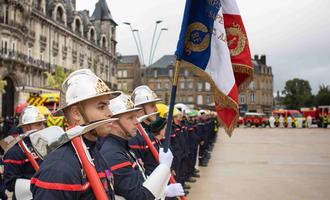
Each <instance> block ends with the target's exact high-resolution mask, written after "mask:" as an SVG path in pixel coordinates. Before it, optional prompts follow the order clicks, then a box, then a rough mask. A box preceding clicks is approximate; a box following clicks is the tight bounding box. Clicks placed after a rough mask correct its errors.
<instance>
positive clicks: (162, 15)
mask: <svg viewBox="0 0 330 200" xmlns="http://www.w3.org/2000/svg"><path fill="white" fill-rule="evenodd" d="M96 2H97V0H89V1H83V0H77V9H78V10H83V9H88V10H90V14H92V13H93V11H94V7H95V3H96ZM107 2H108V6H109V8H110V11H111V13H112V16H113V18H114V20H115V21H116V22H117V23H118V25H119V26H118V28H117V41H118V46H117V51H118V52H119V53H120V54H122V55H131V54H137V49H136V46H135V43H134V40H133V36H132V33H131V32H130V30H129V27H128V26H126V25H123V23H122V22H125V21H127V22H130V23H132V25H133V28H136V29H139V32H140V36H141V41H142V47H143V53H144V60H145V63H148V59H149V53H150V46H151V41H152V35H153V31H154V28H155V21H156V20H159V19H160V20H163V23H161V24H160V25H159V28H163V27H164V28H168V31H167V32H163V33H162V35H161V38H160V40H159V44H158V46H157V49H156V53H155V57H154V61H156V60H157V59H158V58H160V57H161V56H163V55H166V54H174V52H175V48H176V43H177V40H178V35H179V31H180V26H181V20H182V13H183V8H184V3H185V1H184V0H138V1H137V0H126V1H125V0H107ZM237 3H238V6H239V8H240V11H241V15H242V18H243V22H244V24H245V28H246V31H247V34H248V39H249V43H250V49H251V54H252V57H253V55H254V54H259V55H260V54H265V55H266V57H267V64H268V65H269V66H272V68H273V74H274V93H275V92H276V91H277V90H283V88H284V85H285V81H286V80H288V79H292V78H303V79H306V80H308V81H309V82H310V84H311V86H312V88H313V93H316V92H317V90H318V85H319V84H322V83H323V84H328V85H330V14H329V13H330V12H329V8H330V1H329V0H316V1H315V0H314V1H313V0H285V1H284V0H283V1H279V0H266V1H265V0H237Z"/></svg>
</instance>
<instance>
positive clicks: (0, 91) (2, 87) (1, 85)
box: [0, 80, 7, 94]
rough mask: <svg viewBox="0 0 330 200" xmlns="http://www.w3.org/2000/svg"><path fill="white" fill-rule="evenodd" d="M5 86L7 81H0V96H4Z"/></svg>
mask: <svg viewBox="0 0 330 200" xmlns="http://www.w3.org/2000/svg"><path fill="white" fill-rule="evenodd" d="M6 85H7V81H5V80H0V94H4V93H5V92H6V91H5V87H6Z"/></svg>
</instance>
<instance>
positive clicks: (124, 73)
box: [123, 70, 127, 78]
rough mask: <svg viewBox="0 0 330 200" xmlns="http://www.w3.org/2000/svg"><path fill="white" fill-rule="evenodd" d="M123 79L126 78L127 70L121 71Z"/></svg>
mask: <svg viewBox="0 0 330 200" xmlns="http://www.w3.org/2000/svg"><path fill="white" fill-rule="evenodd" d="M123 77H124V78H127V70H123Z"/></svg>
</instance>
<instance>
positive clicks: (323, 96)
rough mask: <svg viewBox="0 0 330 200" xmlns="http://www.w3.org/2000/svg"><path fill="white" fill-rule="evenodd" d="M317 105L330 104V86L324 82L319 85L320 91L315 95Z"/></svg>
mask: <svg viewBox="0 0 330 200" xmlns="http://www.w3.org/2000/svg"><path fill="white" fill-rule="evenodd" d="M315 102H316V105H318V106H322V105H330V86H329V85H325V84H322V85H320V86H319V91H318V93H317V95H316V97H315Z"/></svg>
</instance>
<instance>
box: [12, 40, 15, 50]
mask: <svg viewBox="0 0 330 200" xmlns="http://www.w3.org/2000/svg"><path fill="white" fill-rule="evenodd" d="M12 45H13V49H12V50H13V53H15V52H16V41H15V40H14V41H13V43H12Z"/></svg>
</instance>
